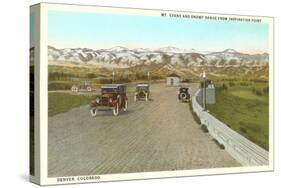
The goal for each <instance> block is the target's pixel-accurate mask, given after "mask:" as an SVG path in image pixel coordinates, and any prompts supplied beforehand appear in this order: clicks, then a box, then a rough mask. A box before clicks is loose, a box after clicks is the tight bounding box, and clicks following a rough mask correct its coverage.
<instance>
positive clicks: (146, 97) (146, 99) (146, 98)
mask: <svg viewBox="0 0 281 188" xmlns="http://www.w3.org/2000/svg"><path fill="white" fill-rule="evenodd" d="M145 101H146V102H147V101H148V95H147V93H146V94H145Z"/></svg>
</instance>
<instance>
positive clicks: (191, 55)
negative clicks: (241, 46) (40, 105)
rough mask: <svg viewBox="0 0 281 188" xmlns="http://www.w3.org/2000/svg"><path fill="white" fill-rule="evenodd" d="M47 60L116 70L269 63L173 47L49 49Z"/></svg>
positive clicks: (263, 58) (261, 57) (257, 57)
mask: <svg viewBox="0 0 281 188" xmlns="http://www.w3.org/2000/svg"><path fill="white" fill-rule="evenodd" d="M48 59H49V61H53V62H64V63H78V64H87V65H98V66H101V67H116V68H118V67H119V68H128V67H134V66H137V65H155V64H163V65H164V64H167V65H171V66H183V67H194V66H196V67H200V66H213V67H225V66H231V67H239V66H248V67H255V66H266V65H267V64H268V61H269V55H268V54H267V53H263V54H254V55H253V54H245V53H240V52H237V51H235V50H233V49H226V50H224V51H221V52H208V51H205V52H202V51H198V50H195V49H190V50H186V49H179V48H176V47H172V46H168V47H164V48H159V49H155V50H152V49H146V48H137V49H128V48H125V47H122V46H116V47H113V48H109V49H100V50H93V49H88V48H64V49H57V48H55V47H52V46H48Z"/></svg>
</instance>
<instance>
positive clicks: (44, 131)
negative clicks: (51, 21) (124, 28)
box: [40, 3, 274, 185]
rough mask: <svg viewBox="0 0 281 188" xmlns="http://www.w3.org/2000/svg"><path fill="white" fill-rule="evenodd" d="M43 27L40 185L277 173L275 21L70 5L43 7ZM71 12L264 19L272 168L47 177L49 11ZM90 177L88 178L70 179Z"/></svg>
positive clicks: (270, 18)
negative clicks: (68, 179) (67, 178)
mask: <svg viewBox="0 0 281 188" xmlns="http://www.w3.org/2000/svg"><path fill="white" fill-rule="evenodd" d="M40 10H41V14H40V15H41V22H40V23H41V24H40V28H41V29H40V39H41V41H40V50H41V51H40V54H41V55H40V63H41V65H40V111H41V114H40V141H41V143H40V145H41V147H40V156H41V158H40V166H41V168H40V172H41V173H40V175H41V178H40V179H41V181H40V184H41V185H54V184H68V183H89V182H103V181H119V180H132V179H152V178H164V177H183V176H196V175H211V174H230V173H244V172H257V171H259V172H261V171H272V170H274V164H273V150H274V148H273V87H274V85H273V84H274V83H273V17H261V16H241V15H230V14H211V13H195V12H182V11H169V10H144V9H132V8H113V7H98V6H84V5H70V4H50V3H41V4H40ZM55 10H56V11H72V12H91V13H104V14H106V13H111V14H112V13H114V14H126V15H142V16H143V15H146V16H160V12H161V13H181V14H189V15H202V16H205V15H209V16H210V15H223V16H228V17H229V16H233V17H235V18H250V19H252V18H256V19H261V20H262V23H267V24H269V44H268V45H269V51H268V53H269V57H270V58H269V65H270V71H269V74H270V76H269V84H270V103H269V104H270V105H269V111H270V114H269V120H270V123H269V165H268V166H258V167H230V168H213V169H198V170H177V171H161V172H145V173H128V174H111V175H93V176H100V177H101V179H98V180H88V181H77V180H76V181H71V182H57V178H49V177H48V168H47V167H48V54H47V53H48V49H47V47H48V11H55ZM71 177H74V178H77V177H87V176H71Z"/></svg>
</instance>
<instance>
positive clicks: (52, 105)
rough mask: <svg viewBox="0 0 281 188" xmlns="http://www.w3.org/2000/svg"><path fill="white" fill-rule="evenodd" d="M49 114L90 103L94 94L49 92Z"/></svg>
mask: <svg viewBox="0 0 281 188" xmlns="http://www.w3.org/2000/svg"><path fill="white" fill-rule="evenodd" d="M48 98H49V116H53V115H56V114H58V113H62V112H67V111H68V110H70V109H72V108H75V107H79V106H81V105H86V104H89V103H90V101H91V100H93V99H94V97H93V96H79V95H71V94H65V93H49V96H48Z"/></svg>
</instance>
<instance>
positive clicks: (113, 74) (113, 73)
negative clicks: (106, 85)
mask: <svg viewBox="0 0 281 188" xmlns="http://www.w3.org/2000/svg"><path fill="white" fill-rule="evenodd" d="M114 76H115V72H114V71H112V84H114Z"/></svg>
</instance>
